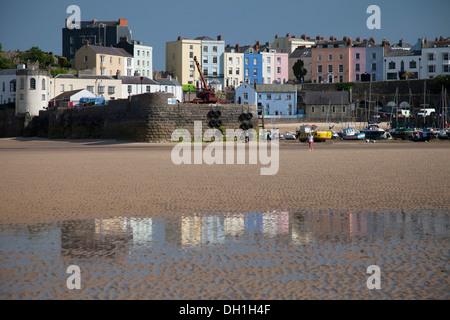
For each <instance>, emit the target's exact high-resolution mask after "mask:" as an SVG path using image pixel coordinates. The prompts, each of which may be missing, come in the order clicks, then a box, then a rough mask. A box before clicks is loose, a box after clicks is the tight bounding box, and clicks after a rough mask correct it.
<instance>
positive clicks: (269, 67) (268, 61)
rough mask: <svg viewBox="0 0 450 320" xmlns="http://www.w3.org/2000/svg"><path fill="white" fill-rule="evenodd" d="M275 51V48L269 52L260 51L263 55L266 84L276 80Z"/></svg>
mask: <svg viewBox="0 0 450 320" xmlns="http://www.w3.org/2000/svg"><path fill="white" fill-rule="evenodd" d="M275 53H276V51H275V50H274V49H271V50H269V52H260V54H261V56H262V77H263V83H264V84H272V83H274V81H275Z"/></svg>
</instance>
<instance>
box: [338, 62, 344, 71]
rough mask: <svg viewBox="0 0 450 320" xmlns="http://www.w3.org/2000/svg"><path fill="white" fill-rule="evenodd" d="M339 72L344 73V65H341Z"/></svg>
mask: <svg viewBox="0 0 450 320" xmlns="http://www.w3.org/2000/svg"><path fill="white" fill-rule="evenodd" d="M339 72H344V65H343V64H340V65H339Z"/></svg>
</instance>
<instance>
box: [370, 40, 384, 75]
mask: <svg viewBox="0 0 450 320" xmlns="http://www.w3.org/2000/svg"><path fill="white" fill-rule="evenodd" d="M383 59H384V47H383V46H379V45H376V44H374V43H371V42H369V43H368V44H367V45H366V72H367V73H368V74H370V77H371V78H370V79H371V81H383V80H384V79H383V74H384V70H383V66H384V63H383Z"/></svg>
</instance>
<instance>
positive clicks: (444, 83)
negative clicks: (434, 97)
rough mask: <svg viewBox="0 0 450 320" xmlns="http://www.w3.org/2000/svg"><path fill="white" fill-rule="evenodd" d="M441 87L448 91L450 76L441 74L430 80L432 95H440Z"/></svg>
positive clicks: (449, 88)
mask: <svg viewBox="0 0 450 320" xmlns="http://www.w3.org/2000/svg"><path fill="white" fill-rule="evenodd" d="M442 87H444V89H447V90H450V76H449V75H446V76H443V75H441V74H439V75H437V76H436V77H434V78H433V80H431V89H432V92H433V93H441V91H442Z"/></svg>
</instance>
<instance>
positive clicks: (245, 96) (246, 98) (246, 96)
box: [244, 92, 248, 100]
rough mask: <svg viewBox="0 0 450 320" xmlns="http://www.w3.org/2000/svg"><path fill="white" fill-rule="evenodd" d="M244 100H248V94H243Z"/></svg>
mask: <svg viewBox="0 0 450 320" xmlns="http://www.w3.org/2000/svg"><path fill="white" fill-rule="evenodd" d="M244 100H248V93H247V92H244Z"/></svg>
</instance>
